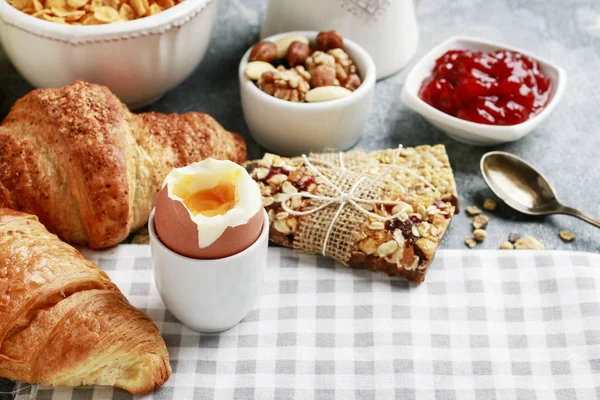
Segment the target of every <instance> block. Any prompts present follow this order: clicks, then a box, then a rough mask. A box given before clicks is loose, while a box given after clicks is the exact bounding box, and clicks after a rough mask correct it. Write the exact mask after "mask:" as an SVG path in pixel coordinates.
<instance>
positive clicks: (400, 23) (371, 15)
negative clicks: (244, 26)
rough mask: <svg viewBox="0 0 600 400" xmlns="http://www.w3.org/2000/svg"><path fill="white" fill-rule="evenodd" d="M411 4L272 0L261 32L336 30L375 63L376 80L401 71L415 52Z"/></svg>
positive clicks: (416, 34) (374, 0)
mask: <svg viewBox="0 0 600 400" xmlns="http://www.w3.org/2000/svg"><path fill="white" fill-rule="evenodd" d="M415 3H416V1H414V0H271V1H270V3H269V9H268V11H267V16H266V18H265V22H264V24H263V27H262V30H261V37H262V38H265V37H268V36H272V35H274V34H276V33H281V32H287V31H297V30H315V31H324V30H330V29H338V30H339V31H340V32H341V33H342V35H344V37H347V38H348V39H351V40H353V41H355V42H357V43H358V44H360V45H361V46H362V47H364V48H365V49H366V50H367V51H368V52H369V53H370V54H371V56H372V57H373V59H374V60H375V65H376V67H377V79H381V78H384V77H387V76H389V75H392V74H393V73H395V72H398V71H399V70H401V69H402V67H404V66H405V65H406V64H407V63H408V62H409V61H410V59H411V58H412V56H413V55H414V54H415V52H416V51H417V45H418V41H419V31H418V27H417V18H416V10H415V8H416V4H415Z"/></svg>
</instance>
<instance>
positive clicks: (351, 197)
mask: <svg viewBox="0 0 600 400" xmlns="http://www.w3.org/2000/svg"><path fill="white" fill-rule="evenodd" d="M401 149H402V145H400V146H398V151H397V152H396V154H395V155H394V158H393V159H392V162H391V163H390V164H389V165H388V166H387V167H386V168H385V170H384V171H383V172H382V173H381V174H380V175H379V176H376V177H375V179H374V180H373V181H372V182H371V184H370V185H368V186H366V187H364V188H362V189H360V190H359V189H358V188H359V186H360V184H361V183H362V182H364V181H365V180H366V179H367V178H368V177H372V176H374V175H371V174H365V176H362V177H361V178H360V179H359V180H358V181H356V183H355V184H354V185H352V188H351V189H350V191H349V192H347V193H346V192H344V191H343V190H342V189H340V188H339V187H338V186H336V185H335V184H334V183H333V182H331V180H329V179H328V178H327V177H326V176H325V175H323V174H322V173H321V172H320V171H319V170H318V169H317V168H316V167H315V166H314V165H313V164H312V163H311V161H310V159H309V158H308V157H307V156H306V155H304V154H303V155H302V160H303V161H304V165H306V167H307V168H308V169H310V170H311V171H312V172H313V173H314V174H315V175H317V176H318V177H319V178H321V179H322V180H323V182H325V183H326V184H327V185H328V186H329V187H331V188H332V189H333V190H334V191H335V192H337V194H338V196H337V197H330V196H321V195H316V194H312V193H310V192H306V191H305V192H299V193H290V194H288V195H287V196H286V197H285V198H284V199H283V200H282V202H281V207H282V208H283V209H284V210H285V211H286V212H287V213H288V214H290V215H294V216H304V215H310V214H314V213H316V212H318V211H321V210H323V209H324V208H327V207H329V206H330V205H332V204H339V207H338V209H337V211H336V213H335V215H334V216H333V218H332V219H331V223H330V224H329V227H328V228H327V232H326V234H325V239H324V241H323V250H322V254H323V255H324V256H325V255H326V252H327V244H328V243H329V236H330V235H331V232H332V231H333V227H334V225H335V222H336V221H337V219H338V217H339V216H340V214H341V213H342V210H343V209H344V207H345V206H346V204H348V203H350V204H351V205H352V206H353V207H354V208H356V209H357V210H358V211H359V212H361V213H363V214H365V215H368V216H369V217H371V218H373V219H376V220H379V221H383V222H386V221H391V220H393V219H396V218H398V217H400V216H401V215H402V214H404V213H405V212H406V211H407V210H408V209H409V208H410V205H409V204H407V203H405V202H403V201H394V200H382V199H363V198H361V197H360V196H361V195H362V194H364V193H365V192H366V191H368V190H369V189H371V188H372V187H374V186H375V185H376V184H378V183H379V182H381V181H383V180H384V179H385V178H386V177H387V176H388V175H389V174H390V172H392V170H394V169H396V168H401V169H403V170H405V171H407V172H409V173H410V174H412V175H414V176H416V177H417V178H418V179H420V180H421V181H423V182H424V183H425V184H427V185H428V186H429V187H431V188H432V189H433V190H436V191H437V189H436V188H435V187H434V186H433V185H431V184H430V183H429V182H427V181H426V180H425V179H423V178H422V177H421V176H419V175H418V174H415V173H414V172H412V171H410V170H408V169H407V168H404V167H400V166H397V165H395V163H396V161H397V160H398V157H399V156H400V150H401ZM313 161H314V162H318V163H322V164H325V165H327V166H329V167H330V168H336V167H335V166H333V165H331V164H329V163H327V162H325V161H321V160H313ZM340 165H341V168H342V169H343V170H345V169H347V168H346V167H345V166H344V160H343V153H341V152H340ZM373 165H377V166H380V165H379V164H373ZM366 166H371V165H370V164H369V165H358V166H356V167H352V168H350V170H353V169H356V168H364V167H366ZM388 182H389V183H391V184H393V185H395V186H397V187H398V188H400V189H401V190H402V191H403V192H404V191H405V190H406V189H405V188H404V187H403V186H402V185H400V184H399V183H397V182H395V181H388ZM294 197H305V198H308V199H314V200H320V201H323V204H321V205H320V206H318V207H315V208H312V209H310V210H307V211H295V210H292V209H291V208H290V207H289V206H288V204H287V203H288V201H290V200H291V199H292V198H294ZM359 203H364V204H385V205H393V206H396V205H400V204H401V205H403V206H404V207H403V208H402V210H401V211H399V212H397V213H395V214H394V215H391V216H389V217H384V216H381V215H378V214H376V213H373V212H371V211H369V210H367V209H365V208H364V207H363V206H361V205H360V204H359Z"/></svg>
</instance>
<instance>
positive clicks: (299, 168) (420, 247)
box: [246, 145, 458, 284]
mask: <svg viewBox="0 0 600 400" xmlns="http://www.w3.org/2000/svg"><path fill="white" fill-rule="evenodd" d="M395 157H396V158H395ZM308 160H310V163H311V165H312V168H311V167H310V166H308V165H307V164H306V162H305V160H304V159H302V158H301V157H296V158H284V157H279V156H277V155H273V154H266V155H265V156H264V157H263V159H261V160H255V161H250V162H248V163H246V168H247V170H248V172H249V173H250V174H251V175H252V177H253V178H254V179H255V180H256V181H257V182H258V184H259V186H260V189H261V193H262V195H263V204H264V206H265V208H266V209H267V212H268V214H269V220H270V224H271V226H270V239H271V241H272V242H274V243H276V244H280V245H283V246H286V247H292V248H294V249H296V250H299V251H303V252H308V253H321V252H323V253H324V254H325V255H327V256H329V257H332V258H334V259H336V260H337V261H339V262H341V263H343V264H345V265H347V266H350V267H353V268H366V269H369V270H371V271H375V272H380V273H384V274H386V275H389V276H396V275H401V276H404V277H406V278H407V279H408V280H410V281H412V282H414V283H417V284H418V283H421V282H422V281H423V280H424V278H425V274H426V272H427V269H428V267H429V265H430V263H431V261H432V260H433V258H434V255H435V251H436V250H437V248H438V246H439V243H440V240H441V238H442V236H443V235H444V233H445V232H446V230H447V229H448V226H449V225H450V221H451V218H452V216H453V215H454V213H455V211H456V209H457V206H458V196H457V193H456V184H455V182H454V177H453V175H452V169H451V167H450V163H449V160H448V156H447V154H446V151H445V148H444V146H443V145H436V146H418V147H415V148H405V149H402V150H400V153H399V155H398V150H397V149H396V150H394V149H390V150H380V151H375V152H372V153H369V154H367V153H364V152H362V151H351V152H346V153H326V154H310V155H309V156H308ZM393 160H395V161H394V165H393V168H391V170H390V169H389V168H388V167H389V166H390V163H391V162H392V161H393ZM313 168H317V169H318V171H319V172H320V173H321V174H322V175H323V177H324V178H326V179H323V178H322V177H321V176H318V174H317V173H315V171H314V169H313ZM386 171H387V172H388V173H387V175H385V177H384V179H379V180H378V179H377V178H378V177H380V176H381V175H382V174H384V173H385V172H386ZM327 181H329V183H328V182H327ZM330 183H331V184H333V185H334V186H335V187H337V188H338V189H340V190H342V191H343V192H345V193H349V192H351V191H352V189H351V188H355V189H356V192H357V193H361V196H360V199H359V200H357V203H358V204H359V205H360V206H361V207H362V208H363V209H364V210H366V211H368V212H370V213H374V214H376V215H377V216H379V218H375V217H373V216H372V215H369V214H368V213H366V212H364V211H361V210H359V209H358V208H357V207H355V206H353V205H352V204H351V203H348V202H346V203H344V204H342V203H341V202H340V201H337V202H336V201H334V202H332V203H331V204H330V205H329V206H326V207H324V208H322V209H318V208H319V207H320V206H322V205H324V202H325V200H323V199H334V198H336V197H337V196H339V192H337V191H336V189H335V188H333V187H332V185H331V184H330ZM303 193H304V194H306V193H310V194H312V195H317V196H321V197H320V198H319V199H315V198H311V197H309V196H306V195H302V194H303ZM290 196H291V197H290ZM360 200H364V201H365V202H361V201H360ZM283 201H285V204H286V206H287V208H288V210H291V213H290V212H288V211H286V210H285V209H284V208H285V207H284V206H283V204H282V202H283ZM390 203H391V204H390ZM296 212H300V213H304V214H305V215H294V213H296ZM395 215H396V217H394V218H393V219H390V218H391V217H392V216H395ZM382 218H385V219H387V220H385V221H383V220H381V219H382Z"/></svg>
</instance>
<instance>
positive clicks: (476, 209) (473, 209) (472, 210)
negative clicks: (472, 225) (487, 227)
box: [465, 206, 482, 216]
mask: <svg viewBox="0 0 600 400" xmlns="http://www.w3.org/2000/svg"><path fill="white" fill-rule="evenodd" d="M465 211H466V212H467V214H469V215H471V216H474V215H479V214H481V213H482V211H481V208H479V207H477V206H468V207H467V208H465Z"/></svg>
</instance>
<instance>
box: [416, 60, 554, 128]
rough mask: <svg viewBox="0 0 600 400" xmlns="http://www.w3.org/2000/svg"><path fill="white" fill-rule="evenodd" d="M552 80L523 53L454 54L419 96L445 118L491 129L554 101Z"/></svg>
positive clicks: (522, 118)
mask: <svg viewBox="0 0 600 400" xmlns="http://www.w3.org/2000/svg"><path fill="white" fill-rule="evenodd" d="M550 89H551V81H550V79H549V78H548V77H547V76H546V75H544V74H543V73H542V72H541V71H540V67H539V65H538V63H537V61H535V60H533V59H531V58H529V57H527V56H524V55H523V54H521V53H517V52H514V51H508V50H498V51H494V52H491V53H482V52H479V51H470V50H450V51H448V52H447V53H446V54H444V55H443V56H441V57H440V58H438V59H437V61H436V62H435V67H434V69H433V71H432V73H431V75H430V76H429V77H427V78H426V79H425V80H424V81H423V83H422V84H421V89H420V91H419V97H421V99H423V100H424V101H425V102H426V103H428V104H430V105H431V106H433V107H435V108H437V109H438V110H440V111H443V112H445V113H446V114H450V115H453V116H455V117H457V118H460V119H464V120H467V121H472V122H477V123H480V124H489V125H516V124H520V123H521V122H524V121H526V120H528V119H529V118H532V117H533V116H535V115H537V114H538V113H539V112H540V111H542V110H543V109H544V107H545V106H546V104H548V100H549V99H550Z"/></svg>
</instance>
